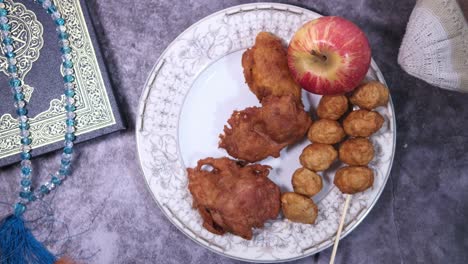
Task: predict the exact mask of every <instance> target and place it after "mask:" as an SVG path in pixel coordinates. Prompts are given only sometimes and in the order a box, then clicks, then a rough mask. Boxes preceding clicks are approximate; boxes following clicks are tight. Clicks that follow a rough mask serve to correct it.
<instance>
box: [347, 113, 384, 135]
mask: <svg viewBox="0 0 468 264" xmlns="http://www.w3.org/2000/svg"><path fill="white" fill-rule="evenodd" d="M383 123H384V118H383V117H382V116H381V115H380V114H379V113H378V112H375V111H367V110H356V111H353V112H351V113H350V114H349V115H348V116H347V117H346V118H345V120H344V121H343V128H344V131H345V133H346V134H348V135H349V136H352V137H368V136H370V135H372V134H374V133H375V132H377V131H378V130H379V129H380V128H381V127H382V125H383Z"/></svg>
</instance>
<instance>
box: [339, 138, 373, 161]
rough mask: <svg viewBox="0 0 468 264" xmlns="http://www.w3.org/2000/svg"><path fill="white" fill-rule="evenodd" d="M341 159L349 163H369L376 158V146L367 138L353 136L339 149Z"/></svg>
mask: <svg viewBox="0 0 468 264" xmlns="http://www.w3.org/2000/svg"><path fill="white" fill-rule="evenodd" d="M338 154H339V157H340V160H341V161H343V162H344V163H346V164H348V165H361V166H363V165H367V164H369V162H370V161H371V160H372V159H373V158H374V146H373V145H372V143H371V142H370V140H369V139H367V138H351V139H348V140H346V141H345V142H343V144H341V146H340V149H339V150H338Z"/></svg>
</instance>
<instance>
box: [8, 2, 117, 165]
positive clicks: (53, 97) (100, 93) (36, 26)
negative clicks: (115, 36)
mask: <svg viewBox="0 0 468 264" xmlns="http://www.w3.org/2000/svg"><path fill="white" fill-rule="evenodd" d="M54 3H55V4H56V5H57V7H58V8H59V9H60V11H61V12H62V14H63V16H64V18H65V19H66V21H67V24H66V26H67V29H68V31H69V33H70V38H69V41H70V46H71V47H72V55H73V61H74V64H75V75H76V84H77V88H76V95H75V100H76V106H77V111H76V113H77V127H76V129H77V131H76V133H77V136H78V141H84V140H88V139H91V138H95V137H98V136H100V135H104V134H108V133H111V132H114V131H117V130H121V129H123V128H124V126H123V124H122V119H121V117H120V114H119V111H118V108H117V103H116V101H115V97H114V95H113V92H112V89H111V86H110V82H109V78H108V75H107V71H106V67H105V64H104V62H103V59H102V55H101V52H100V50H99V46H98V43H97V40H96V36H95V32H94V29H93V26H92V23H91V18H90V15H89V13H88V9H87V6H86V2H85V1H79V0H56V1H54ZM5 4H6V5H7V9H9V10H10V12H9V14H8V18H9V20H10V21H11V25H12V30H11V31H12V35H13V39H14V41H15V43H14V48H15V51H16V54H17V57H16V58H17V64H18V65H19V67H18V71H19V77H20V79H21V80H22V82H23V83H24V91H25V97H26V102H28V109H29V113H28V116H29V118H30V123H31V128H30V131H31V138H32V140H33V143H32V147H33V154H34V155H38V154H43V153H46V152H50V151H53V150H56V149H59V148H62V143H61V142H62V141H63V135H64V130H65V122H64V121H65V109H64V105H65V97H64V96H63V95H62V94H63V81H62V78H63V75H62V73H63V68H62V66H61V59H60V58H61V53H60V50H59V44H58V42H57V37H56V32H55V25H54V22H53V21H52V20H51V19H50V18H49V17H48V14H47V13H46V12H45V11H44V10H43V9H42V8H41V7H40V6H39V5H37V4H35V3H33V2H32V1H27V0H22V1H19V0H5ZM3 53H4V51H2V52H1V55H0V166H4V165H8V164H11V163H14V162H16V161H18V160H19V152H20V144H21V143H20V136H19V129H18V121H17V119H16V113H15V107H14V104H13V102H14V101H13V97H12V94H11V92H10V88H9V87H8V77H7V65H6V58H5V57H4V55H3Z"/></svg>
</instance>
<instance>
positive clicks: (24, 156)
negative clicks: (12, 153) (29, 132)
mask: <svg viewBox="0 0 468 264" xmlns="http://www.w3.org/2000/svg"><path fill="white" fill-rule="evenodd" d="M20 156H21V159H22V160H29V159H31V154H29V153H28V152H21V154H20Z"/></svg>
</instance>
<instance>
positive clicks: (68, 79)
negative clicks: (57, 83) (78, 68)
mask: <svg viewBox="0 0 468 264" xmlns="http://www.w3.org/2000/svg"><path fill="white" fill-rule="evenodd" d="M63 81H64V82H66V83H71V82H74V81H75V77H73V75H65V76H63Z"/></svg>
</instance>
